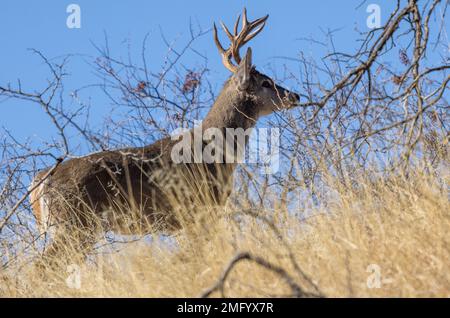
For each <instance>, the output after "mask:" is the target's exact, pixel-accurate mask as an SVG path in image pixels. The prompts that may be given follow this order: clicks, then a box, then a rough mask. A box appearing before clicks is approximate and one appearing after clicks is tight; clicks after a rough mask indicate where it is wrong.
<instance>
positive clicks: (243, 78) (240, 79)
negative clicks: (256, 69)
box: [235, 47, 253, 91]
mask: <svg viewBox="0 0 450 318" xmlns="http://www.w3.org/2000/svg"><path fill="white" fill-rule="evenodd" d="M252 67H253V66H252V49H251V48H250V47H249V48H248V49H247V53H246V54H245V57H244V59H243V60H242V61H241V63H240V64H239V66H238V69H237V71H236V75H235V77H236V80H237V84H238V89H239V90H241V91H244V90H246V89H247V88H248V86H249V85H250V73H251V70H252Z"/></svg>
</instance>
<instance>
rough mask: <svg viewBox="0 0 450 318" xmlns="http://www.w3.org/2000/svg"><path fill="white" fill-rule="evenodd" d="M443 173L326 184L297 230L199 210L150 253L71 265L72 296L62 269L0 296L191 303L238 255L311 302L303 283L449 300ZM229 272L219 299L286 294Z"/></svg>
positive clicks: (23, 278) (257, 273)
mask: <svg viewBox="0 0 450 318" xmlns="http://www.w3.org/2000/svg"><path fill="white" fill-rule="evenodd" d="M444 170H445V171H444V173H442V172H441V173H440V177H439V178H438V177H436V176H434V175H431V174H428V173H425V172H423V171H422V170H420V169H418V171H416V172H415V173H414V175H409V176H408V177H405V176H391V177H389V178H387V177H384V178H381V179H374V178H369V177H368V176H367V175H366V176H360V177H358V178H357V180H355V179H353V182H352V184H353V186H343V185H342V182H337V181H336V180H335V179H332V178H331V179H330V180H328V188H327V189H328V190H327V192H328V193H330V194H332V195H329V199H328V200H327V202H326V204H323V206H322V207H316V208H315V209H314V210H313V211H312V212H311V214H310V216H309V217H308V218H307V220H306V221H300V218H299V217H298V215H297V216H295V215H294V214H293V213H288V212H286V211H285V210H283V209H281V208H279V209H277V210H276V211H258V215H259V217H255V215H253V212H252V213H246V212H241V213H238V214H236V213H233V212H232V211H231V209H225V210H221V211H220V213H219V215H217V214H213V213H210V212H211V211H210V209H207V208H204V209H202V213H203V216H206V217H204V218H199V219H200V220H201V221H199V222H198V223H197V224H196V225H193V226H191V227H189V228H188V229H186V230H185V231H183V232H181V233H179V234H178V235H177V237H176V238H162V237H154V238H153V241H152V242H151V243H150V244H149V243H148V242H143V241H140V242H136V243H130V244H127V245H126V247H124V248H122V249H121V251H120V252H115V253H109V254H101V255H100V254H97V255H95V256H91V258H90V260H89V261H87V262H85V263H84V264H82V265H81V266H80V276H79V277H80V288H73V287H76V286H74V285H76V283H75V284H74V281H72V284H71V283H70V282H71V278H73V276H70V273H69V272H67V271H66V268H64V270H51V269H49V268H48V269H47V270H45V271H44V272H39V273H38V272H37V270H36V269H34V268H33V267H32V266H29V265H25V266H23V267H20V268H19V267H16V268H10V269H8V270H7V271H6V272H5V273H3V277H4V278H3V279H4V281H3V282H2V283H1V285H0V296H3V297H5V296H12V297H35V296H75V297H79V296H106V297H110V296H120V297H122V296H125V297H128V296H138V297H140V296H144V297H184V296H194V297H196V296H199V295H201V294H202V293H203V292H204V291H205V290H207V289H208V288H210V287H211V286H213V285H214V284H215V283H216V282H217V281H218V279H219V278H220V277H221V275H222V273H223V271H224V269H225V268H226V267H227V266H228V265H229V262H230V260H231V259H233V257H234V256H235V255H236V254H237V253H239V252H248V253H250V255H252V256H254V257H259V258H260V259H262V260H264V261H266V262H268V263H270V264H271V265H273V266H275V267H277V268H282V269H283V270H284V271H285V274H287V275H288V276H289V277H290V278H291V279H292V280H293V281H294V282H295V284H297V285H298V286H299V287H301V288H302V289H303V291H307V292H311V293H317V291H316V290H315V289H314V287H313V286H312V285H311V284H310V283H308V281H307V279H305V277H304V275H303V274H305V275H307V276H308V277H310V278H311V280H312V281H313V282H314V284H315V285H317V286H318V288H319V292H320V293H321V294H322V295H324V296H327V297H345V296H355V297H365V296H369V297H389V296H395V297H397V296H399V297H420V296H433V297H449V296H450V268H449V264H450V250H449V246H450V235H449V233H450V204H449V200H448V193H447V185H448V176H447V174H446V171H447V170H446V169H444ZM374 180H375V181H374ZM205 224H206V225H207V226H204V225H205ZM277 232H279V233H277ZM296 266H298V268H297V267H296ZM229 269H231V271H230V273H229V275H228V276H227V278H226V280H225V281H224V282H223V283H224V284H223V292H224V294H225V296H236V297H246V296H257V297H258V296H291V295H292V294H293V290H292V288H291V287H289V285H288V284H287V283H286V277H285V275H284V274H280V273H276V272H274V271H273V270H272V269H268V268H267V267H263V266H261V265H259V264H257V263H256V262H254V261H252V260H245V259H244V260H241V261H240V262H238V263H236V264H234V265H233V267H230V268H229ZM67 282H69V284H67ZM71 287H72V288H71ZM370 287H372V288H370ZM220 295H221V293H220V292H219V291H215V292H213V293H212V294H211V296H220Z"/></svg>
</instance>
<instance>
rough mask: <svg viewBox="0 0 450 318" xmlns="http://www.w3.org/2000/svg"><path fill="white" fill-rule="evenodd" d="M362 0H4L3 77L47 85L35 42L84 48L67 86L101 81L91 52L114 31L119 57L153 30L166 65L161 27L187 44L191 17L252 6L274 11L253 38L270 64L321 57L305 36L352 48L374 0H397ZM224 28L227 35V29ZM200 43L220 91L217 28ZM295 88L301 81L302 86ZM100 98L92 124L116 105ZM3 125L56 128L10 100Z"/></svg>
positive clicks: (155, 50) (56, 48)
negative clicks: (76, 10)
mask: <svg viewBox="0 0 450 318" xmlns="http://www.w3.org/2000/svg"><path fill="white" fill-rule="evenodd" d="M71 3H76V4H78V5H79V6H80V7H81V29H69V28H67V26H66V19H67V16H68V13H66V8H67V6H68V5H69V4H71ZM360 3H361V0H346V1H333V0H322V1H270V0H259V1H241V0H239V1H238V0H235V1H228V0H227V1H225V0H218V1H206V0H201V1H182V0H165V1H133V0H131V1H104V0H95V1H92V0H78V1H75V0H72V1H50V0H45V1H44V0H42V1H23V0H16V1H2V7H1V11H0V38H1V39H2V49H1V50H0V84H1V85H6V84H7V83H8V82H11V83H12V84H13V85H14V84H15V83H16V81H17V79H19V78H20V80H21V83H22V86H23V87H24V89H36V88H37V89H39V88H42V87H43V86H44V85H45V83H46V82H45V81H46V78H47V76H48V71H47V69H46V67H45V65H43V63H42V61H41V60H39V59H38V58H37V57H36V56H35V55H33V54H32V53H31V52H30V51H29V50H28V49H29V48H33V49H37V50H40V51H41V52H42V53H43V54H45V55H46V56H47V57H49V58H56V57H58V56H62V55H65V54H77V55H76V56H74V57H73V58H71V61H70V64H69V66H68V68H67V69H68V71H69V73H70V77H69V78H68V79H67V81H66V83H65V85H66V90H67V91H70V90H71V89H76V88H79V87H81V86H84V85H87V84H93V83H96V81H98V80H97V79H96V78H95V76H94V75H93V73H92V69H91V68H90V66H89V65H88V64H87V63H86V59H88V58H89V57H94V56H96V54H97V53H96V50H95V48H94V46H93V45H92V43H96V44H99V45H102V44H103V43H104V42H103V41H104V34H105V33H106V34H107V35H108V38H109V45H110V49H111V52H112V53H113V55H115V56H121V55H125V56H126V54H127V43H128V42H124V40H127V39H128V40H129V43H130V44H131V51H132V52H135V53H136V54H140V49H141V44H142V40H143V39H144V37H145V35H146V34H147V33H149V35H150V38H149V41H148V57H147V59H148V61H150V63H151V65H150V68H153V69H154V70H156V69H158V68H160V66H161V64H162V62H163V58H164V56H165V54H166V53H167V48H166V46H165V45H164V43H163V41H162V39H161V35H160V30H163V32H164V35H165V37H166V38H167V39H168V40H170V41H171V40H175V39H177V44H176V46H178V47H181V46H183V44H185V43H186V41H187V40H188V38H189V32H188V26H189V21H190V20H191V21H194V22H195V23H198V25H200V26H201V27H202V28H203V29H209V28H211V26H212V23H213V21H219V20H223V21H224V22H225V23H227V24H228V25H232V23H233V21H234V19H235V18H236V16H237V14H238V13H240V12H241V10H242V8H243V7H244V6H246V7H247V9H248V12H249V13H248V14H249V18H250V19H254V18H256V17H260V16H263V15H264V14H266V13H269V14H270V17H269V21H268V24H267V26H266V28H265V30H264V31H263V33H262V34H261V35H260V36H258V37H257V38H256V39H255V40H254V41H252V44H251V46H252V48H253V52H254V53H253V55H254V57H253V61H254V64H255V65H257V67H258V69H260V70H262V71H264V70H265V68H266V67H267V65H269V64H271V65H274V66H275V69H277V67H280V66H281V65H282V64H284V63H286V61H285V60H282V59H278V58H277V57H279V56H284V57H296V56H297V55H298V54H299V52H300V51H304V52H306V53H308V54H311V55H314V56H316V57H317V58H320V57H321V56H323V55H324V54H326V52H324V51H320V46H318V45H311V44H310V43H308V42H305V41H302V40H300V38H305V37H312V38H314V39H324V32H326V31H327V30H339V31H337V32H336V33H335V44H336V47H337V49H338V50H343V51H351V50H352V48H354V47H356V46H357V42H356V39H357V38H358V34H357V32H356V31H355V29H356V28H358V29H359V30H363V31H367V30H368V29H367V26H366V19H367V16H368V13H366V8H367V5H368V4H369V3H375V4H379V5H380V7H381V14H382V22H384V21H385V20H386V18H387V17H388V15H389V13H390V12H391V10H392V8H393V4H394V1H381V0H380V1H370V2H368V3H366V4H364V5H362V6H361V7H360V8H358V9H357V7H358V5H359V4H360ZM222 35H223V34H222ZM194 47H195V49H196V50H198V51H199V52H201V54H203V55H205V56H207V57H208V59H209V63H208V67H209V69H211V76H212V79H213V80H214V82H215V84H216V85H217V86H216V89H217V90H218V89H219V88H220V86H221V85H222V83H223V81H224V80H225V79H226V77H227V76H228V75H229V74H228V73H227V71H226V70H225V69H224V67H223V66H222V64H221V62H220V58H219V56H218V53H217V50H216V47H215V46H214V44H213V41H212V34H211V33H210V34H207V35H206V36H205V37H203V38H201V39H199V40H198V41H197V42H196V43H195V44H194ZM181 62H182V63H183V65H187V66H189V67H195V65H198V64H199V63H202V61H199V58H198V56H196V55H195V54H191V55H188V56H186V57H185V58H184V59H183V60H182V61H181ZM294 89H295V88H294ZM89 98H90V101H91V104H92V109H91V111H92V117H91V124H92V125H93V126H94V127H95V126H96V125H99V124H100V123H101V120H102V117H103V115H105V114H106V113H107V112H108V108H109V104H108V100H107V99H106V98H105V96H102V95H100V94H97V95H92V96H89ZM0 127H3V128H6V129H8V130H10V131H11V132H12V133H13V134H14V135H15V136H17V138H19V139H21V140H23V139H25V138H26V137H28V136H33V138H37V139H41V140H45V139H47V138H49V137H51V136H54V135H55V134H56V132H55V130H54V129H53V127H52V125H51V123H50V121H49V119H48V118H47V117H46V116H45V114H44V113H43V112H42V110H41V109H40V108H39V107H38V106H37V105H34V104H30V103H24V102H19V101H14V100H8V101H5V102H3V103H0Z"/></svg>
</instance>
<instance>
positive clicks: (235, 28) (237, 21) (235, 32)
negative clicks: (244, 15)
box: [234, 15, 241, 36]
mask: <svg viewBox="0 0 450 318" xmlns="http://www.w3.org/2000/svg"><path fill="white" fill-rule="evenodd" d="M240 19H241V15H238V18H237V20H236V23H235V24H234V35H235V36H237V35H238V27H239V21H240Z"/></svg>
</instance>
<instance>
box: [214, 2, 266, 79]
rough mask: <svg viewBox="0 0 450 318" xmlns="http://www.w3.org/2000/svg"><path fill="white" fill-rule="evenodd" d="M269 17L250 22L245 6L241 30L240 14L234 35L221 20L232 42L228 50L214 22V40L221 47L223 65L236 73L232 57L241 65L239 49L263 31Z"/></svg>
mask: <svg viewBox="0 0 450 318" xmlns="http://www.w3.org/2000/svg"><path fill="white" fill-rule="evenodd" d="M268 17H269V15H266V16H265V17H262V18H259V19H256V20H255V21H252V22H248V20H247V10H246V9H245V8H244V12H243V13H242V28H241V31H240V32H239V33H238V26H239V21H240V19H241V16H240V15H239V16H238V18H237V20H236V23H235V24H234V35H233V34H231V32H230V30H228V28H227V26H226V25H225V24H223V23H222V22H220V24H221V25H222V28H223V30H224V31H225V33H226V35H227V36H228V38H229V39H230V42H231V44H230V47H229V48H228V49H226V50H225V49H224V48H223V46H222V44H220V41H219V37H218V36H217V28H216V24H215V23H214V42H215V43H216V46H217V48H218V49H219V52H220V54H221V55H222V63H223V65H225V67H226V68H227V69H229V70H230V71H231V72H233V73H235V72H236V70H237V66H236V65H234V64H233V63H232V61H231V58H234V60H235V62H236V63H237V65H239V63H240V62H241V56H240V55H239V49H240V48H241V47H242V46H244V45H245V44H246V43H247V42H248V41H250V40H251V39H253V38H254V37H255V36H256V35H257V34H258V33H259V32H261V31H262V29H263V28H264V26H265V25H266V20H267V18H268ZM255 29H256V30H255Z"/></svg>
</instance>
